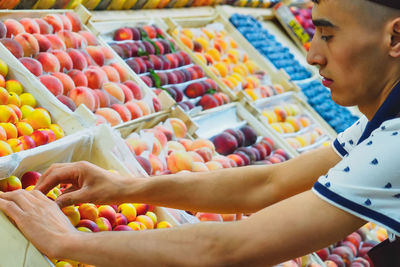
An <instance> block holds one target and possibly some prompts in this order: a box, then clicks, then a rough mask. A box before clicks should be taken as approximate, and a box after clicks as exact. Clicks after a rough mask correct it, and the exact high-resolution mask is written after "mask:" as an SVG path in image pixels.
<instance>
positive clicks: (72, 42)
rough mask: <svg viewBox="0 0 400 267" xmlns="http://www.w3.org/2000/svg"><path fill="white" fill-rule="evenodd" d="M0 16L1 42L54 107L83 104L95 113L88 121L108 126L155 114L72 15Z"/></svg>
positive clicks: (134, 80)
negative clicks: (0, 26)
mask: <svg viewBox="0 0 400 267" xmlns="http://www.w3.org/2000/svg"><path fill="white" fill-rule="evenodd" d="M0 16H1V18H2V20H3V23H4V25H5V29H6V32H7V35H6V37H7V38H3V39H2V40H1V42H2V44H3V45H4V46H5V47H6V48H7V49H8V50H9V51H10V52H11V53H12V54H13V55H14V56H15V58H18V60H19V61H20V62H21V64H22V65H23V66H25V68H26V69H28V70H29V71H30V72H31V74H33V75H31V76H32V79H39V80H40V82H41V83H42V84H43V85H44V87H45V88H47V89H48V91H50V92H51V93H52V94H53V95H54V96H55V97H57V99H58V100H59V102H60V105H61V103H63V104H64V105H66V106H67V107H69V108H70V109H71V110H74V109H75V108H76V106H79V105H81V104H82V105H85V106H86V108H87V109H88V110H90V111H91V112H93V113H94V114H95V116H92V120H93V118H94V120H96V119H97V123H104V122H108V123H110V124H111V125H113V126H115V125H118V124H121V123H126V122H129V121H131V120H132V119H135V118H137V117H140V116H145V115H148V114H150V113H153V112H158V111H160V110H161V108H162V107H161V102H160V101H159V99H158V98H157V97H156V96H155V95H154V94H153V93H152V92H151V90H149V89H148V88H147V87H146V85H144V84H143V83H141V81H139V78H138V77H136V76H135V74H134V73H132V72H130V71H129V69H128V68H127V66H125V65H124V63H123V62H120V61H118V57H117V56H116V55H115V54H114V53H113V51H112V50H111V49H110V48H109V47H107V45H105V44H102V43H101V42H99V41H98V40H97V38H96V37H95V36H94V35H93V34H92V33H91V32H90V31H88V30H87V28H86V27H85V26H84V25H82V23H81V21H80V19H79V17H78V16H77V15H76V14H75V13H72V12H66V13H65V12H58V13H50V14H49V13H48V12H34V13H30V12H29V13H10V12H7V13H0ZM11 16H12V17H13V18H10V17H11ZM14 18H15V19H14ZM16 19H19V20H16ZM23 25H24V26H23ZM39 25H41V27H42V28H40V26H39ZM27 75H29V74H27ZM33 76H36V77H37V78H36V77H33ZM89 120H90V118H89Z"/></svg>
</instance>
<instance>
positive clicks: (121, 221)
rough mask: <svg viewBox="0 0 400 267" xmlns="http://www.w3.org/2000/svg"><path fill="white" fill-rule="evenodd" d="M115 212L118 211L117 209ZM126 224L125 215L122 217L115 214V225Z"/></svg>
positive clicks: (119, 214)
mask: <svg viewBox="0 0 400 267" xmlns="http://www.w3.org/2000/svg"><path fill="white" fill-rule="evenodd" d="M117 211H118V207H117ZM127 224H128V220H127V219H126V217H125V215H123V214H121V213H116V215H115V225H127Z"/></svg>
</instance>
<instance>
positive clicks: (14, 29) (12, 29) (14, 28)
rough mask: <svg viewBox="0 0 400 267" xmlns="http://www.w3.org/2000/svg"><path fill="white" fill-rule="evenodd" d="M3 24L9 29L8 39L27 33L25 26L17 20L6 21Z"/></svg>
mask: <svg viewBox="0 0 400 267" xmlns="http://www.w3.org/2000/svg"><path fill="white" fill-rule="evenodd" d="M3 23H4V25H5V26H6V28H7V34H6V37H7V38H10V37H13V36H17V35H18V34H20V33H24V32H25V28H24V26H23V25H22V24H21V23H19V22H18V21H16V20H15V19H6V20H5V21H4V22H3Z"/></svg>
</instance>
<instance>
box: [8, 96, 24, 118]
mask: <svg viewBox="0 0 400 267" xmlns="http://www.w3.org/2000/svg"><path fill="white" fill-rule="evenodd" d="M14 94H15V93H10V95H14ZM9 102H10V101H9ZM8 106H9V107H10V108H12V110H13V111H14V113H15V115H17V118H18V121H19V120H22V111H21V110H20V109H19V106H20V105H19V106H17V105H15V104H8Z"/></svg>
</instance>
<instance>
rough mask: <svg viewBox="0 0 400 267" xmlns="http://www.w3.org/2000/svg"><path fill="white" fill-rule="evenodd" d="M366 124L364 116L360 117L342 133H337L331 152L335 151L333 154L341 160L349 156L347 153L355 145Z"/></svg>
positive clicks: (366, 120)
mask: <svg viewBox="0 0 400 267" xmlns="http://www.w3.org/2000/svg"><path fill="white" fill-rule="evenodd" d="M367 123H368V119H367V118H366V117H365V116H362V117H361V118H360V119H359V120H358V121H356V122H355V123H354V124H353V125H352V126H350V127H349V128H347V129H346V130H345V131H344V132H341V133H339V134H338V136H337V138H336V139H335V141H333V143H332V147H333V150H335V152H336V153H337V154H338V155H339V156H340V157H342V158H343V157H344V156H346V155H347V154H349V152H350V151H351V150H352V149H353V148H354V147H355V146H356V145H357V142H358V140H359V139H360V137H361V135H362V133H363V132H364V129H365V127H366V126H367Z"/></svg>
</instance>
